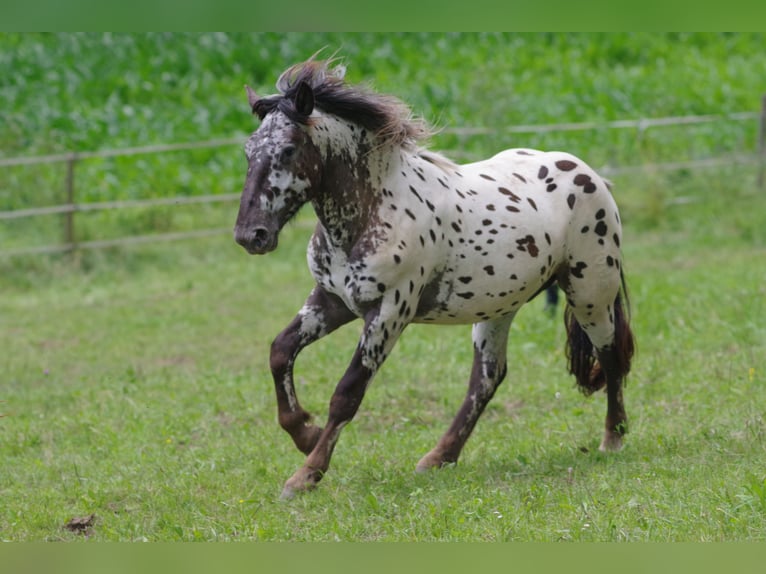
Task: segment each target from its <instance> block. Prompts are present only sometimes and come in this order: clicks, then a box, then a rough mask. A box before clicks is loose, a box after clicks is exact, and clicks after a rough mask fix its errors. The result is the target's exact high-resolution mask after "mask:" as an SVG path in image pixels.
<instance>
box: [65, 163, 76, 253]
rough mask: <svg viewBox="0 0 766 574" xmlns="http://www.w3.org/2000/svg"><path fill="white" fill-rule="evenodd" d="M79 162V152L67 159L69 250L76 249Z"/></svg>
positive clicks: (67, 237) (67, 243) (67, 236)
mask: <svg viewBox="0 0 766 574" xmlns="http://www.w3.org/2000/svg"><path fill="white" fill-rule="evenodd" d="M75 163H77V154H74V153H73V154H72V155H70V156H69V158H68V159H67V160H66V203H67V206H68V207H69V209H68V210H67V211H66V213H65V214H64V244H65V245H67V246H68V249H67V250H68V251H70V252H71V251H74V249H75V239H74V212H75V206H74V166H75Z"/></svg>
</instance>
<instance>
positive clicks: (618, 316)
mask: <svg viewBox="0 0 766 574" xmlns="http://www.w3.org/2000/svg"><path fill="white" fill-rule="evenodd" d="M618 288H619V287H617V289H618ZM613 292H614V291H612V293H613ZM567 294H568V296H569V297H568V304H569V308H568V309H567V313H566V317H565V320H566V323H567V339H568V353H567V354H568V356H569V370H570V372H571V373H572V374H573V375H574V376H575V378H576V380H577V384H578V385H579V387H580V389H581V390H582V391H583V393H585V394H586V395H590V394H592V393H593V392H595V391H597V390H600V389H601V388H603V387H604V385H606V395H607V412H606V419H605V422H604V427H605V428H604V437H603V439H602V441H601V445H600V446H599V450H601V451H605V452H614V451H618V450H620V449H621V448H622V437H623V435H624V434H625V433H626V432H627V430H628V419H627V416H626V414H625V405H624V403H623V397H622V387H623V382H624V379H625V376H626V375H627V374H628V371H629V370H630V361H631V358H632V355H633V334H632V333H631V330H630V326H629V324H628V318H627V315H626V313H625V310H624V309H623V304H622V295H621V294H620V293H619V292H618V293H617V295H616V296H614V298H613V299H612V300H611V302H610V303H599V302H598V301H597V299H596V298H595V297H593V298H591V299H588V298H587V297H586V298H584V297H582V296H579V297H576V300H575V296H574V294H573V292H572V290H571V289H570V290H568V293H567ZM589 301H596V302H589Z"/></svg>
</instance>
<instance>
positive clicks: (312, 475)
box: [235, 60, 633, 497]
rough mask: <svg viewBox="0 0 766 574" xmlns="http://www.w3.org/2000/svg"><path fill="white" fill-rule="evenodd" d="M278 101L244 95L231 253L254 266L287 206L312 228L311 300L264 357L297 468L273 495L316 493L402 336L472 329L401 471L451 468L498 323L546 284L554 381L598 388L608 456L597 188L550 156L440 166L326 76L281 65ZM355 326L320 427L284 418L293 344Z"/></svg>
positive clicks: (602, 193)
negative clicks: (438, 405)
mask: <svg viewBox="0 0 766 574" xmlns="http://www.w3.org/2000/svg"><path fill="white" fill-rule="evenodd" d="M277 86H278V88H279V89H280V94H279V95H276V96H270V97H266V98H260V97H258V96H257V95H255V94H254V93H253V92H252V91H251V90H250V89H249V88H248V95H249V101H250V105H251V107H252V109H253V112H254V113H256V114H257V115H258V116H259V117H260V118H261V120H262V123H261V126H260V128H259V129H258V130H257V131H256V132H255V133H254V134H253V135H252V136H251V138H250V139H249V140H248V142H247V144H246V147H245V149H246V155H247V158H248V174H247V178H246V181H245V187H244V190H243V193H242V199H241V204H240V211H239V214H238V217H237V223H236V227H235V238H236V240H237V242H238V243H240V244H241V245H242V246H243V247H245V248H246V249H247V250H248V251H249V252H250V253H266V252H269V251H272V250H273V249H275V248H276V246H277V239H278V234H279V231H280V230H281V228H282V227H283V226H284V224H285V223H286V222H287V221H288V220H289V219H290V218H291V217H292V216H293V215H295V213H297V211H298V209H300V207H301V206H302V205H304V204H305V203H308V202H310V203H311V204H312V206H313V207H314V211H315V212H316V214H317V218H318V223H317V228H316V231H315V233H314V235H313V237H312V239H311V242H310V244H309V248H308V262H309V267H310V270H311V273H312V274H313V276H314V278H315V280H316V286H315V288H314V289H313V291H312V292H311V294H310V295H309V297H308V299H307V300H306V303H305V304H304V306H303V308H302V309H301V310H300V311H299V312H298V314H297V316H296V317H295V319H294V320H293V321H292V322H291V323H290V325H288V326H287V328H286V329H285V330H284V331H283V332H282V333H280V334H279V335H278V336H277V338H276V339H275V341H274V343H273V344H272V349H271V358H270V364H271V369H272V374H273V376H274V382H275V388H276V393H277V406H278V413H279V421H280V424H281V425H282V427H283V428H284V429H285V430H287V431H288V433H289V434H290V435H291V437H292V438H293V440H294V442H295V444H296V446H297V447H298V448H299V449H300V450H301V451H303V452H304V453H306V454H307V458H306V461H305V463H304V465H303V466H302V467H301V468H300V469H299V470H298V471H297V472H296V473H295V474H294V475H293V476H292V477H291V478H290V479H289V480H288V481H287V483H286V484H285V487H284V490H283V495H284V496H286V497H289V496H292V495H293V494H295V493H296V492H298V491H302V490H307V489H310V488H313V487H314V486H315V485H316V484H317V483H318V482H319V480H320V479H321V478H322V476H323V475H324V473H325V472H326V471H327V469H328V468H329V462H330V457H331V455H332V450H333V447H334V445H335V442H336V441H337V439H338V436H339V433H340V430H341V429H342V427H343V426H344V425H345V424H347V423H348V422H349V421H350V420H351V419H352V418H353V417H354V415H355V414H356V412H357V409H358V407H359V405H360V403H361V401H362V397H363V396H364V392H365V389H366V388H367V386H368V384H369V383H370V381H371V380H372V378H373V376H374V374H375V372H376V371H377V370H378V368H379V367H380V366H381V364H382V363H383V361H384V360H385V358H386V357H387V356H388V354H389V353H390V351H391V349H392V348H393V346H394V344H395V343H396V341H397V339H398V337H399V335H400V334H401V333H402V331H403V330H404V329H405V327H406V326H407V325H408V324H410V323H413V322H418V323H433V324H445V323H469V324H473V325H474V327H473V343H474V364H473V369H472V372H471V376H470V379H469V389H468V393H467V395H466V398H465V400H464V402H463V405H462V406H461V408H460V410H459V411H458V413H457V415H456V417H455V419H454V421H453V423H452V425H451V426H450V428H449V429H448V430H447V432H446V433H445V434H444V435H443V436H442V438H441V439H440V441H439V442H438V444H437V445H436V447H435V448H434V449H432V450H431V451H430V452H429V453H428V454H426V455H425V456H424V457H423V458H422V459H421V460H420V462H419V463H418V466H417V468H418V469H419V470H426V469H429V468H432V467H439V466H442V465H444V464H446V463H451V462H455V461H457V458H458V456H459V454H460V451H461V450H462V448H463V445H464V444H465V442H466V440H467V439H468V436H469V435H470V433H471V431H472V430H473V428H474V426H475V424H476V422H477V420H478V418H479V416H480V415H481V413H482V411H483V410H484V408H485V406H486V404H487V403H488V401H489V400H490V399H491V397H492V395H493V394H494V392H495V390H496V388H497V386H498V385H499V384H500V382H501V381H502V380H503V378H504V376H505V374H506V370H507V369H506V344H507V338H508V330H509V328H510V325H511V322H512V320H513V317H514V316H515V314H516V312H517V311H518V309H519V308H520V307H521V306H522V305H523V304H524V303H526V302H527V301H529V300H530V299H532V298H533V297H534V296H535V295H536V294H537V293H539V292H540V291H541V290H543V289H545V288H546V286H549V285H551V284H552V283H554V282H556V283H558V285H559V286H560V287H561V288H562V290H563V291H564V292H565V294H566V299H567V315H566V323H567V329H568V356H569V363H570V364H569V368H570V372H572V374H574V375H575V378H576V380H577V383H578V384H579V385H580V388H581V389H582V390H583V391H584V392H585V393H587V394H590V393H592V392H594V391H595V390H598V389H600V388H602V387H606V391H607V416H606V422H605V432H604V438H603V440H602V443H601V449H602V450H618V449H619V448H620V446H621V444H622V436H623V434H624V433H625V432H626V430H627V418H626V416H625V410H624V407H623V400H622V383H623V379H624V377H625V375H626V374H627V373H628V371H629V368H630V359H631V356H632V352H633V338H632V334H631V332H630V327H629V325H628V318H627V314H626V313H625V311H624V309H623V299H624V297H625V295H624V281H623V274H622V265H621V252H620V242H621V226H620V218H619V214H618V210H617V206H616V205H615V202H614V200H613V198H612V195H611V193H610V190H609V186H608V184H607V183H606V182H605V181H604V180H603V179H602V178H601V177H599V176H598V174H596V173H595V172H594V171H593V170H592V169H591V168H590V167H589V166H588V165H586V164H585V162H583V161H582V160H580V159H579V158H577V157H574V156H572V155H570V154H567V153H562V152H541V151H536V150H530V149H511V150H506V151H503V152H501V153H499V154H497V155H495V156H494V157H492V158H490V159H487V160H485V161H480V162H476V163H471V164H466V165H456V164H454V163H452V162H451V161H449V160H448V159H446V158H444V157H442V156H440V155H438V154H434V153H432V152H428V151H426V150H423V149H421V148H419V147H418V146H417V145H416V142H417V140H418V139H419V138H421V137H423V136H425V135H427V134H426V131H425V128H424V127H423V126H422V124H420V123H418V122H415V121H412V120H410V119H409V117H410V116H409V110H407V108H406V107H405V106H404V105H403V104H401V103H400V102H399V101H398V100H395V99H393V98H391V97H390V96H381V95H378V94H374V93H370V92H368V91H365V90H362V89H359V88H355V87H352V86H348V85H347V84H345V83H344V81H343V78H342V75H341V74H339V73H336V72H335V70H332V69H331V68H329V66H328V63H327V62H320V61H315V60H310V61H308V62H306V63H303V64H300V65H297V66H294V67H292V68H290V69H289V70H287V71H286V72H285V73H284V74H283V75H282V76H281V77H280V80H279V82H278V84H277ZM355 318H361V319H363V320H364V323H365V326H364V329H363V333H362V336H361V338H360V341H359V345H358V348H357V351H356V353H355V354H354V357H353V359H352V361H351V364H350V365H349V367H348V369H347V371H346V373H345V374H344V375H343V377H342V378H341V379H340V381H339V383H338V385H337V388H336V390H335V393H334V394H333V397H332V400H331V403H330V411H329V416H328V421H327V425H326V426H325V427H324V428H320V427H318V426H316V425H314V424H312V423H311V421H310V419H311V417H310V415H309V414H308V413H307V412H306V411H305V410H304V409H303V408H302V407H301V406H300V403H299V401H298V399H297V396H296V394H295V388H294V384H293V365H294V362H295V359H296V357H297V355H298V353H299V352H300V351H301V350H302V349H303V348H304V347H305V346H306V345H308V344H310V343H312V342H314V341H316V340H317V339H319V338H320V337H323V336H325V335H327V334H328V333H330V332H332V331H333V330H335V329H336V328H338V327H339V326H341V325H343V324H345V323H347V322H349V321H351V320H353V319H355Z"/></svg>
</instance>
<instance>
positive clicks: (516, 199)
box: [497, 187, 521, 203]
mask: <svg viewBox="0 0 766 574" xmlns="http://www.w3.org/2000/svg"><path fill="white" fill-rule="evenodd" d="M497 190H498V191H499V192H500V193H502V194H503V195H507V196H508V197H509V198H510V200H511V201H514V202H516V203H519V202H520V201H521V198H520V197H519V196H518V195H516V194H515V193H513V192H512V191H511V190H510V189H508V188H506V187H498V188H497Z"/></svg>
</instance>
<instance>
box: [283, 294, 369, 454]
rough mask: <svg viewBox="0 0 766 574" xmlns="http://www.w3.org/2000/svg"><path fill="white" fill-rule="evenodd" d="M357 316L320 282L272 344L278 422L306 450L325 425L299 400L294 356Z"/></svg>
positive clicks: (308, 450) (312, 444) (303, 450)
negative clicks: (295, 380)
mask: <svg viewBox="0 0 766 574" xmlns="http://www.w3.org/2000/svg"><path fill="white" fill-rule="evenodd" d="M355 318H356V316H355V315H354V314H353V313H352V312H351V311H349V309H348V308H347V307H346V306H345V305H344V304H343V302H342V301H341V300H340V299H339V298H338V297H336V296H335V295H333V294H331V293H328V292H327V291H325V290H324V289H322V288H321V287H320V286H318V285H317V286H316V287H315V288H314V290H313V291H312V292H311V294H310V295H309V296H308V298H307V299H306V302H305V303H304V304H303V307H302V308H301V310H300V311H299V312H298V314H297V315H296V316H295V318H294V319H293V320H292V321H291V322H290V324H289V325H288V326H287V327H286V328H285V329H284V331H282V332H281V333H280V334H279V335H277V338H276V339H274V342H273V343H272V344H271V356H270V361H269V362H270V365H271V374H272V376H273V377H274V386H275V390H276V393H277V409H278V413H279V424H280V425H281V426H282V428H283V429H285V430H286V431H287V432H288V433H289V434H290V436H291V437H292V439H293V441H294V442H295V446H297V447H298V449H299V450H301V451H302V452H303V453H305V454H308V453H310V452H311V450H312V449H313V448H314V446H315V445H316V443H317V441H318V440H319V435H320V434H321V432H322V429H321V428H320V427H318V426H316V425H314V424H311V422H310V421H311V415H310V414H309V413H308V412H307V411H305V410H304V409H303V407H301V405H300V403H299V402H298V397H297V396H296V394H295V384H294V382H293V367H294V365H295V359H296V358H297V356H298V353H300V352H301V350H302V349H304V348H305V347H306V346H308V345H310V344H311V343H313V342H314V341H316V340H318V339H320V338H322V337H324V336H325V335H327V334H329V333H331V332H333V331H334V330H335V329H337V328H338V327H340V326H342V325H345V324H346V323H348V322H349V321H351V320H352V319H355Z"/></svg>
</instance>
